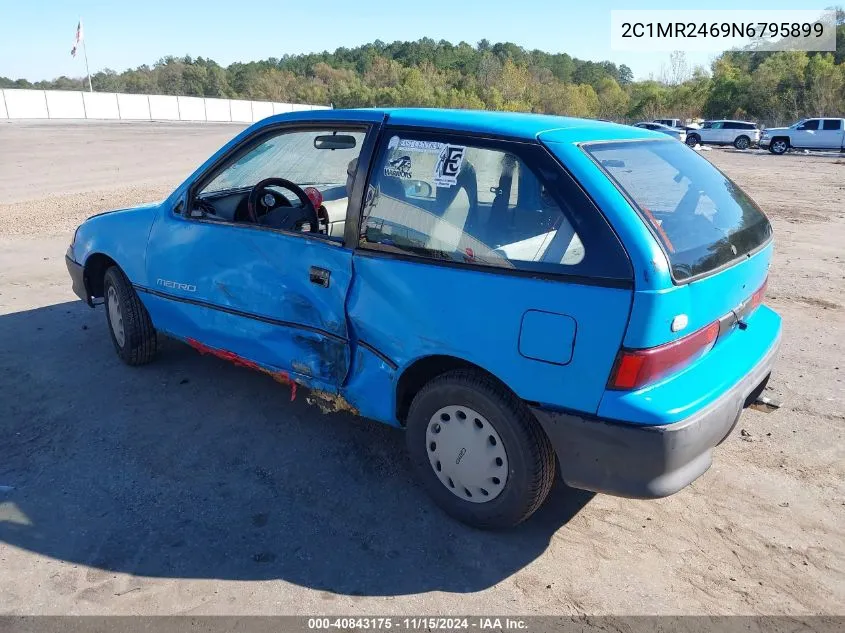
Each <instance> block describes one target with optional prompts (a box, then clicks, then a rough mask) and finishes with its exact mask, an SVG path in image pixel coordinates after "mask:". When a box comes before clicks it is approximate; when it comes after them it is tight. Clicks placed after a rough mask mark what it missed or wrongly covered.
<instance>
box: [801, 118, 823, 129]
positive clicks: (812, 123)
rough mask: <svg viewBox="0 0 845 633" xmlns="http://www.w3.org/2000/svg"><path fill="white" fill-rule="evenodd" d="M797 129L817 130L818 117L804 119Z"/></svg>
mask: <svg viewBox="0 0 845 633" xmlns="http://www.w3.org/2000/svg"><path fill="white" fill-rule="evenodd" d="M798 129H799V130H818V129H819V120H818V119H810V120H809V121H804V123H802V124H801V126H800V127H799V128H798Z"/></svg>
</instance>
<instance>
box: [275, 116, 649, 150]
mask: <svg viewBox="0 0 845 633" xmlns="http://www.w3.org/2000/svg"><path fill="white" fill-rule="evenodd" d="M362 113H367V115H368V118H369V117H372V115H373V114H377V115H383V116H387V120H388V124H389V125H393V126H401V127H418V128H427V129H436V130H443V131H455V132H469V133H475V134H490V135H492V136H501V137H507V138H511V139H517V140H535V139H537V138H540V136H541V135H542V137H543V140H550V141H554V142H562V141H563V142H565V141H578V142H583V141H594V140H613V139H630V138H654V137H655V135H657V134H660V133H659V132H653V131H650V130H645V129H642V128H635V127H632V126H630V125H620V124H618V123H611V122H606V121H598V120H595V119H580V118H575V117H564V116H556V115H549V114H530V113H523V112H490V111H486V110H445V109H437V108H361V109H350V110H343V109H337V110H311V111H302V112H294V113H290V114H279V115H276V116H273V117H270V118H269V119H265V121H267V122H283V121H289V120H292V119H303V120H312V121H313V120H328V119H334V120H354V119H355V118H356V117H360V116H361V114H362Z"/></svg>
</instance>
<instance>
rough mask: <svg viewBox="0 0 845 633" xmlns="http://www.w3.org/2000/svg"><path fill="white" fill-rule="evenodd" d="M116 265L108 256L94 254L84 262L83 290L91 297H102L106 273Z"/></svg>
mask: <svg viewBox="0 0 845 633" xmlns="http://www.w3.org/2000/svg"><path fill="white" fill-rule="evenodd" d="M112 266H117V263H115V261H114V260H113V259H112V258H111V257H109V256H108V255H103V254H102V253H94V254H93V255H91V256H90V257H88V259H87V260H86V261H85V274H84V279H85V289H86V290H87V292H88V295H89V296H91V297H102V296H103V294H104V291H105V290H104V288H103V283H104V278H105V276H106V271H107V270H108V269H109V268H111V267H112Z"/></svg>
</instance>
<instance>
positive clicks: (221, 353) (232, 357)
mask: <svg viewBox="0 0 845 633" xmlns="http://www.w3.org/2000/svg"><path fill="white" fill-rule="evenodd" d="M187 343H188V345H190V346H191V347H193V348H194V349H195V350H197V351H198V352H199V353H200V354H202V355H205V354H210V355H211V356H216V357H217V358H220V359H222V360H227V361H229V362H230V363H233V364H235V365H237V366H238V367H246V368H247V369H254V370H256V371H260V372H261V373H264V374H267V375H268V376H271V377H272V378H273V380H275V381H276V382H278V383H281V384H283V385H290V400H291V402H293V401H294V400H296V386H297V384H296V381H294V380H293V379H292V378H291V377H290V374H289V373H288V372H286V371H272V370H270V369H267V368H266V367H262V366H261V365H259V364H258V363H256V362H254V361H251V360H248V359H246V358H243V357H241V356H238V355H237V354H235V353H234V352H230V351H227V350H224V349H217V348H214V347H209V346H208V345H205V344H204V343H200V342H199V341H198V340H196V339H193V338H189V339H187Z"/></svg>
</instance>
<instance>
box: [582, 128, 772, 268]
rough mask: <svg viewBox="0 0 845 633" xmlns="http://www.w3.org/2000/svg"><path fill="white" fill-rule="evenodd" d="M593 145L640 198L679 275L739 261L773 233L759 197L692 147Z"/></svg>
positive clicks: (601, 160) (594, 154) (618, 180)
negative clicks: (750, 193) (754, 198)
mask: <svg viewBox="0 0 845 633" xmlns="http://www.w3.org/2000/svg"><path fill="white" fill-rule="evenodd" d="M585 149H586V151H587V152H588V153H589V154H590V155H591V156H592V157H593V159H594V160H596V161H597V162H598V164H599V165H601V167H602V169H603V170H604V171H605V172H606V173H607V174H608V175H609V176H610V177H611V179H612V180H613V181H614V182H615V183H616V185H617V186H618V187H619V188H620V189H621V190H622V191H623V193H625V194H626V195H627V196H628V198H629V199H630V200H632V201H633V202H634V204H635V206H636V207H637V209H638V211H639V212H640V214H641V216H642V218H643V220H644V221H645V222H646V224H647V225H648V226H649V228H650V229H651V231H652V233H654V235H655V237H656V238H657V240H658V241H659V242H660V244H661V246H662V247H663V250H664V251H665V252H666V255H667V257H668V258H669V263H670V264H671V267H672V276H673V277H674V278H675V280H677V281H682V280H685V279H689V278H690V277H696V276H698V275H702V274H705V273H707V272H710V271H713V270H715V269H717V268H721V267H722V266H725V265H726V264H729V263H731V262H732V261H734V260H738V259H740V258H742V257H744V256H745V255H747V254H749V253H751V252H752V251H754V250H756V249H757V248H758V247H760V246H761V245H763V244H765V243H766V242H768V241H769V239H770V237H771V235H772V228H771V225H770V224H769V221H768V219H767V218H766V216H765V215H764V214H763V212H762V211H760V209H759V207H758V206H757V205H756V204H755V203H754V201H753V200H751V198H750V197H748V195H747V194H745V192H743V191H742V190H741V189H740V188H739V187H738V186H737V185H736V184H734V183H733V182H732V181H731V180H729V179H728V178H727V177H726V176H725V175H724V174H722V173H721V172H720V171H719V170H717V169H716V168H715V167H713V165H711V164H710V163H709V162H708V161H707V160H706V159H704V158H702V157H701V156H700V155H699V154H698V153H697V152H695V151H694V150H691V149H690V148H688V147H686V146H685V145H682V144H680V143H673V142H671V141H668V142H667V141H633V142H632V141H623V142H613V143H596V144H591V145H587V146H585Z"/></svg>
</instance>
